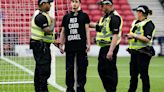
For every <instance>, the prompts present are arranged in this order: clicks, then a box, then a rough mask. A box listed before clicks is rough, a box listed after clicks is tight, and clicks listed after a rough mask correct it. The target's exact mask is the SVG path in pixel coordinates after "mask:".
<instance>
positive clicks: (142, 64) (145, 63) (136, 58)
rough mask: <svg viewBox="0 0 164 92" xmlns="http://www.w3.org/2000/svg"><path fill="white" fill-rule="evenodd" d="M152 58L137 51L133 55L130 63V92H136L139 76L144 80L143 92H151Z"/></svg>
mask: <svg viewBox="0 0 164 92" xmlns="http://www.w3.org/2000/svg"><path fill="white" fill-rule="evenodd" d="M150 59H151V57H150V56H148V55H146V54H142V53H139V52H137V51H135V52H132V53H131V61H130V77H131V78H130V86H129V90H128V92H136V89H137V85H138V75H139V74H140V78H141V80H142V92H150V81H149V74H148V69H149V63H150Z"/></svg>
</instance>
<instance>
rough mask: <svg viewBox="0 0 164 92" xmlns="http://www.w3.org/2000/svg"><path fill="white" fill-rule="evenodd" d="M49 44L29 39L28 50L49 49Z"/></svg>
mask: <svg viewBox="0 0 164 92" xmlns="http://www.w3.org/2000/svg"><path fill="white" fill-rule="evenodd" d="M50 45H51V43H47V42H43V40H34V39H30V49H34V48H41V49H42V48H49V47H50Z"/></svg>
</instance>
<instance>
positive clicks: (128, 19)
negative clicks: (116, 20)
mask: <svg viewBox="0 0 164 92" xmlns="http://www.w3.org/2000/svg"><path fill="white" fill-rule="evenodd" d="M97 1H98V0H81V3H82V9H83V11H84V12H86V13H88V14H89V16H90V19H91V21H92V22H97V21H98V19H99V18H100V16H101V15H102V12H101V11H100V10H99V7H98V5H96V2H97ZM113 2H114V7H115V9H116V10H117V11H118V12H119V14H120V15H121V16H122V18H123V21H124V23H123V29H122V31H123V34H122V35H125V34H127V33H128V32H129V29H130V27H131V23H132V21H133V19H135V16H134V13H135V12H133V11H132V10H131V9H132V8H135V7H137V6H138V5H141V4H145V5H147V6H148V7H149V8H150V9H152V10H153V15H152V16H150V18H151V19H152V20H153V21H154V23H155V26H156V34H155V38H154V48H155V50H156V57H153V59H152V60H151V61H152V62H151V64H150V79H151V84H152V85H151V92H164V86H163V85H164V80H163V79H164V61H163V60H164V58H163V57H159V56H164V0H113ZM36 9H37V0H0V49H1V50H0V91H1V92H34V90H33V89H34V88H33V82H32V81H33V70H34V60H33V58H32V53H31V51H30V50H29V48H28V46H29V38H30V21H31V17H32V15H33V12H34V11H35V10H36ZM69 10H70V0H54V2H53V4H52V11H50V13H51V14H52V16H54V17H55V19H56V21H57V25H56V28H55V30H54V31H55V32H56V33H57V35H58V34H59V33H60V29H61V27H60V25H61V20H62V18H63V15H64V14H66V13H67V12H68V11H69ZM90 33H91V43H92V47H91V51H90V52H89V53H88V54H89V56H90V57H89V62H90V64H89V66H88V73H87V76H88V81H87V84H86V91H87V92H104V90H103V87H102V84H101V81H100V79H99V76H98V74H97V54H98V50H99V47H98V46H96V45H95V36H96V32H95V30H94V29H91V32H90ZM127 45H128V43H127V39H126V38H125V37H124V36H122V40H121V48H120V50H119V53H118V56H119V58H118V64H117V65H118V72H119V84H118V92H127V89H128V85H129V69H128V68H129V54H128V53H127V52H126V51H125V49H126V48H127ZM52 49H54V50H53V52H55V56H54V59H56V60H54V59H53V60H54V61H55V62H54V63H55V66H54V67H53V70H55V71H54V73H55V75H54V76H55V77H54V76H53V77H54V79H53V80H54V81H55V83H51V82H50V84H51V85H50V86H49V88H50V92H60V91H59V90H62V89H63V88H60V87H61V86H62V87H65V84H64V83H65V62H64V61H65V59H64V58H63V56H64V55H61V54H60V52H59V51H58V50H57V49H56V48H55V47H52ZM56 83H57V84H59V85H61V86H58V85H57V87H58V89H56V88H54V86H55V87H56ZM54 84H55V85H54ZM141 89H142V84H141V82H139V89H138V90H137V92H141Z"/></svg>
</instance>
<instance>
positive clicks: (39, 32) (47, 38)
mask: <svg viewBox="0 0 164 92" xmlns="http://www.w3.org/2000/svg"><path fill="white" fill-rule="evenodd" d="M39 12H40V11H39V10H37V11H35V13H34V15H33V18H32V23H31V38H32V39H34V40H42V41H43V42H47V43H52V42H54V38H55V37H54V34H53V35H45V32H44V31H43V29H42V28H40V27H39V26H37V25H36V24H35V17H36V16H37V15H38V14H39ZM42 14H43V15H44V16H46V18H47V20H48V26H49V25H50V24H51V19H50V17H49V15H48V14H47V13H45V12H43V13H42ZM52 31H53V30H52Z"/></svg>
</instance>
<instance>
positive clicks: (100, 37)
mask: <svg viewBox="0 0 164 92" xmlns="http://www.w3.org/2000/svg"><path fill="white" fill-rule="evenodd" d="M113 13H114V15H118V16H119V17H120V15H119V14H118V13H117V12H116V11H114V12H113ZM120 18H121V17H120ZM110 20H111V17H110V16H109V17H107V18H105V19H104V21H103V17H101V19H100V20H99V24H98V25H99V26H102V29H101V32H97V33H96V44H97V45H99V46H101V47H103V46H108V45H110V43H111V41H112V37H113V34H112V32H111V30H110V27H109V24H110ZM122 22H123V21H122V18H121V25H120V30H119V34H118V39H119V40H118V41H117V44H119V43H120V41H121V33H122V24H123V23H122Z"/></svg>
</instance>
